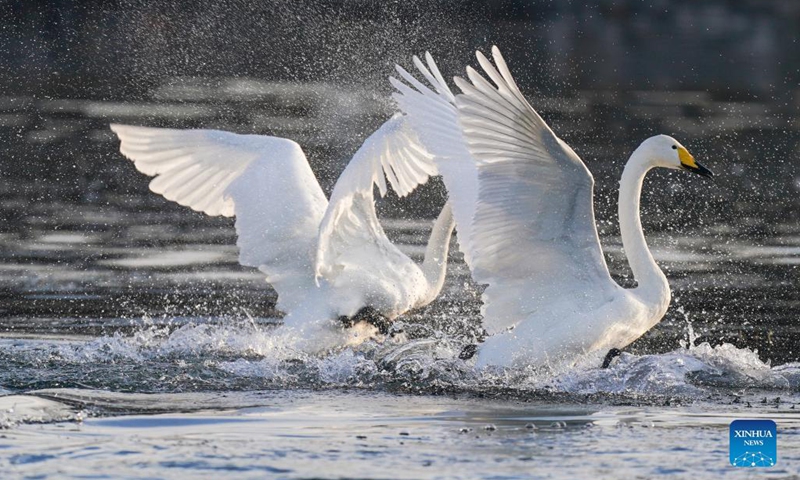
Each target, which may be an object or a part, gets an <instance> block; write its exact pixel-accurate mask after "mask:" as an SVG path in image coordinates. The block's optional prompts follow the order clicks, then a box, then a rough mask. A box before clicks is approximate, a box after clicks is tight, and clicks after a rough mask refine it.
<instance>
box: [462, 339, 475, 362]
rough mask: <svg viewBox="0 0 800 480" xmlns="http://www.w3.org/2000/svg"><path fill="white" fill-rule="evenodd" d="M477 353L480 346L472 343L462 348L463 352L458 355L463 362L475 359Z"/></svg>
mask: <svg viewBox="0 0 800 480" xmlns="http://www.w3.org/2000/svg"><path fill="white" fill-rule="evenodd" d="M477 352H478V344H476V343H470V344H467V345H464V348H462V349H461V352H460V353H459V354H458V358H460V359H461V360H469V359H470V358H472V357H474V356H475V354H476V353H477Z"/></svg>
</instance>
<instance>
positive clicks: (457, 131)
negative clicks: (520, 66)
mask: <svg viewBox="0 0 800 480" xmlns="http://www.w3.org/2000/svg"><path fill="white" fill-rule="evenodd" d="M493 56H494V59H495V63H496V65H497V69H496V68H495V67H494V66H493V65H492V64H491V62H489V60H488V59H486V58H485V57H484V56H483V55H482V54H480V53H478V60H479V62H480V64H481V66H482V68H483V70H484V72H486V74H487V75H488V76H489V77H490V78H491V80H492V81H493V82H494V85H492V84H490V83H489V82H488V81H487V80H485V79H484V78H483V77H481V76H480V75H479V74H478V73H477V72H475V71H474V70H472V69H471V68H468V69H467V74H468V76H469V79H470V81H471V82H467V81H465V80H462V79H460V78H456V79H455V80H456V83H457V85H458V86H459V88H461V90H462V92H463V94H461V95H458V96H457V97H456V101H455V103H456V106H455V107H454V106H453V105H451V104H448V103H447V102H443V101H442V99H441V94H438V93H435V92H433V91H432V90H430V89H428V88H427V87H426V86H424V85H422V84H420V83H419V82H417V81H416V80H415V79H413V77H411V76H410V75H409V74H408V73H406V72H405V71H404V70H402V69H401V68H398V71H399V73H400V74H401V76H402V77H403V78H404V79H405V80H406V81H407V82H409V83H410V84H411V85H412V86H413V87H414V88H410V87H409V86H408V85H405V84H402V83H401V82H398V81H396V80H394V81H393V84H394V85H395V87H396V88H397V89H398V91H399V93H397V94H396V95H395V98H396V99H397V101H398V104H399V106H400V108H401V109H402V110H403V111H405V112H406V114H407V115H408V117H409V122H410V123H411V124H412V126H413V128H414V129H415V131H418V132H419V133H420V140H421V141H422V143H423V145H425V147H426V148H427V149H428V150H429V151H430V152H431V153H432V154H433V155H434V159H435V160H436V162H437V165H438V166H440V171H441V172H442V174H443V176H444V179H445V182H446V183H447V185H448V194H449V197H450V203H451V205H452V206H453V208H454V210H455V212H454V214H455V218H456V220H457V221H458V227H459V231H462V230H463V228H462V225H461V222H462V221H463V220H462V219H463V218H464V217H468V218H471V224H470V227H469V230H470V236H469V238H468V239H464V238H462V239H461V240H460V245H461V248H462V249H464V250H466V252H467V254H466V255H467V257H468V258H469V262H470V267H471V270H472V274H473V277H474V279H475V280H476V281H477V282H478V283H482V284H486V285H487V288H486V290H485V292H484V294H483V309H482V313H483V321H484V326H485V328H486V330H487V332H488V333H489V335H490V336H489V337H488V338H487V339H486V341H485V342H484V343H483V344H482V345H480V347H479V349H478V360H477V363H478V366H485V365H496V366H512V365H526V364H534V365H542V366H547V365H550V366H554V365H556V364H562V363H565V362H572V361H575V360H576V359H577V358H579V357H581V356H583V355H586V354H595V355H601V354H603V353H605V352H606V351H607V350H608V349H610V348H623V347H625V346H626V345H628V344H629V343H631V342H632V341H633V340H635V339H636V338H638V337H639V336H641V335H642V334H643V333H645V332H646V331H647V330H649V329H650V328H652V327H653V326H654V325H655V324H656V323H658V322H659V321H660V320H661V318H662V317H663V316H664V314H665V313H666V310H667V307H668V306H669V302H670V290H669V284H668V283H667V279H666V277H665V276H664V274H663V273H662V272H661V270H660V269H659V268H658V265H656V263H655V261H654V260H653V257H652V255H651V254H650V251H649V250H648V248H647V244H646V242H645V239H644V234H643V233H642V227H641V223H640V220H639V197H640V194H641V187H642V180H643V178H644V176H645V174H646V173H647V172H648V171H649V170H650V169H651V168H653V167H666V168H684V169H688V170H691V171H695V172H698V173H702V174H709V175H710V172H708V170H706V169H705V168H704V167H702V166H700V165H698V164H697V163H696V162H695V161H694V159H693V158H692V156H691V155H690V154H689V153H688V151H687V150H686V149H685V148H684V147H683V146H682V145H680V144H679V143H678V142H677V141H676V140H674V139H672V138H670V137H668V136H665V135H659V136H656V137H652V138H650V139H648V140H646V141H645V142H643V143H642V145H641V146H640V147H639V148H638V149H637V150H636V151H635V152H634V153H633V155H632V156H631V158H630V160H629V161H628V163H627V165H626V167H625V171H624V173H623V175H622V180H621V182H620V191H619V217H620V230H621V233H622V241H623V247H624V249H625V253H626V255H627V257H628V260H629V262H630V266H631V269H632V271H633V274H634V276H635V278H636V280H637V282H638V286H637V287H636V288H633V289H624V288H622V287H620V286H619V285H617V284H616V282H614V281H613V279H612V278H611V276H610V274H609V271H608V267H607V265H606V263H605V260H604V257H603V252H602V249H601V246H600V241H599V237H598V235H597V229H596V226H595V221H594V209H593V205H592V199H593V189H594V179H593V178H592V175H591V173H590V172H589V170H588V169H587V168H586V166H585V165H584V164H583V162H582V161H581V160H580V158H579V157H578V156H577V154H575V152H574V151H573V150H572V149H571V148H570V147H569V146H568V145H567V144H566V143H564V142H563V141H562V140H561V139H559V138H558V137H557V136H556V135H555V133H553V131H552V130H551V129H550V128H549V127H548V126H547V124H546V123H545V122H544V120H542V118H541V117H540V116H539V115H538V114H537V113H536V111H535V110H534V109H533V108H532V107H531V106H530V104H528V102H527V101H526V100H525V98H524V97H523V96H522V94H521V92H520V91H519V89H518V87H517V86H516V83H515V82H514V79H513V78H512V77H511V74H510V72H509V70H508V67H507V66H506V64H505V61H504V60H503V58H502V56H501V55H500V52H499V51H498V50H497V49H496V48H495V49H493ZM430 61H431V60H430V59H429V63H430ZM416 63H417V67H418V68H420V64H419V62H418V61H417V62H416ZM421 71H422V69H421ZM422 73H423V75H424V76H425V77H426V78H428V80H429V82H431V79H430V78H429V76H428V75H427V74H426V72H425V71H422ZM435 80H438V79H435ZM431 83H433V85H434V87H435V88H436V90H437V91H438V92H441V91H442V88H443V87H442V86H441V85H439V84H437V83H435V82H431ZM445 88H446V86H445ZM464 147H466V150H468V153H464ZM444 162H461V163H468V164H474V165H475V175H476V178H475V182H476V183H477V189H476V190H477V195H476V192H474V191H472V192H468V191H464V190H465V189H464V188H461V185H464V183H459V182H458V181H456V179H450V180H449V181H448V178H447V174H448V172H447V170H446V169H443V168H441V163H444ZM465 183H466V184H467V185H468V184H469V183H468V182H465ZM464 199H467V200H464ZM459 209H462V210H463V211H459Z"/></svg>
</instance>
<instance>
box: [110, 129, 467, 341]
mask: <svg viewBox="0 0 800 480" xmlns="http://www.w3.org/2000/svg"><path fill="white" fill-rule="evenodd" d="M111 129H112V130H113V131H114V132H115V133H116V134H117V136H118V137H119V139H120V140H121V144H120V151H121V152H122V154H123V155H125V156H126V157H128V158H129V159H131V160H133V162H134V164H135V166H136V168H137V169H138V170H139V171H140V172H142V173H144V174H147V175H151V176H155V178H154V179H153V180H152V181H151V182H150V189H151V190H152V191H153V192H155V193H158V194H161V195H163V196H164V197H165V198H167V199H168V200H172V201H174V202H177V203H179V204H181V205H184V206H188V207H190V208H192V209H193V210H196V211H200V212H205V213H206V214H208V215H223V216H228V217H230V216H234V215H235V216H236V233H237V236H238V239H237V242H236V244H237V246H238V247H239V262H240V263H241V264H242V265H246V266H251V267H257V268H258V269H259V270H261V271H262V272H263V273H265V274H266V276H267V281H268V282H269V283H270V284H272V286H273V288H275V290H276V291H277V292H278V305H277V306H278V308H279V309H280V310H282V311H283V312H285V313H286V316H285V317H284V324H285V325H286V326H287V327H289V328H290V329H292V334H293V336H294V337H295V338H296V339H297V343H296V344H295V347H297V348H300V349H303V350H305V351H309V352H318V351H323V350H326V349H328V348H331V347H334V346H336V345H341V344H343V343H350V342H352V341H360V340H363V339H364V337H365V335H364V333H374V331H372V332H364V331H363V328H362V329H358V330H356V331H346V330H345V329H344V328H343V322H342V321H343V320H344V321H345V323H347V324H354V323H357V321H358V320H362V319H366V318H367V317H376V316H377V317H378V319H380V320H392V319H394V318H395V317H397V316H398V315H400V314H402V313H403V312H406V311H408V310H410V309H413V308H416V307H421V306H424V305H427V304H428V303H430V302H431V301H433V300H434V299H435V298H436V297H437V296H438V294H439V292H440V291H441V288H442V285H443V283H444V277H445V270H446V266H447V254H448V248H449V244H450V236H451V234H452V231H453V228H454V225H455V223H454V220H453V217H452V214H451V210H450V207H449V206H448V205H445V207H444V208H443V209H442V212H441V214H440V215H439V218H438V219H437V220H436V222H435V224H434V227H433V231H432V233H431V236H430V239H429V242H428V246H427V250H426V252H425V259H424V261H423V263H422V265H418V264H416V263H415V262H414V261H412V260H411V259H410V258H409V257H408V256H406V255H405V254H403V253H402V252H401V251H400V250H399V249H398V248H397V247H396V246H395V245H393V244H392V243H391V242H390V241H389V239H388V238H387V237H386V234H385V233H384V231H383V228H382V227H381V225H380V222H379V221H378V218H377V216H376V213H375V203H374V199H373V189H374V187H375V186H377V187H378V189H379V191H380V193H381V195H384V194H386V191H387V185H386V181H385V179H384V175H385V176H386V177H388V178H389V180H390V182H391V183H392V186H393V187H394V189H395V191H396V192H397V193H398V194H399V195H401V196H405V195H407V194H408V193H410V192H411V191H412V190H414V188H416V186H417V185H419V184H421V183H424V182H426V181H427V179H428V177H429V176H430V175H435V174H436V168H435V166H434V164H433V163H432V161H431V158H430V155H429V154H428V153H427V152H426V151H425V150H424V149H423V148H422V147H421V146H420V145H419V142H418V140H417V138H416V136H415V135H414V133H413V131H411V130H410V129H409V128H408V126H407V125H406V120H405V117H403V116H401V115H395V116H394V117H393V118H392V119H390V120H388V121H387V122H386V123H384V124H383V125H382V126H381V127H380V128H379V129H378V130H377V131H376V132H375V133H373V134H372V135H371V136H370V137H369V138H367V140H366V141H365V142H364V144H363V145H362V146H361V148H360V149H359V150H358V151H357V152H356V154H355V155H354V156H353V159H352V160H351V161H350V163H349V164H348V165H347V167H346V168H345V170H344V172H343V173H342V174H341V176H340V177H339V179H338V181H337V183H336V185H335V187H334V189H333V192H332V194H331V200H330V202H328V201H327V200H326V199H325V195H324V194H323V192H322V189H321V188H320V186H319V183H318V182H317V179H316V178H315V176H314V174H313V172H312V171H311V168H310V167H309V164H308V161H307V160H306V157H305V155H304V154H303V151H302V149H301V148H300V146H299V145H298V144H297V143H295V142H293V141H291V140H288V139H285V138H277V137H268V136H261V135H238V134H234V133H229V132H221V131H214V130H176V129H165V128H147V127H135V126H127V125H111ZM342 317H346V318H342ZM372 320H375V318H373V319H372ZM362 326H363V325H362Z"/></svg>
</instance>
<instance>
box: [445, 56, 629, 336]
mask: <svg viewBox="0 0 800 480" xmlns="http://www.w3.org/2000/svg"><path fill="white" fill-rule="evenodd" d="M477 56H478V62H479V63H480V65H481V67H482V69H483V71H484V73H485V74H486V75H487V76H488V77H489V79H490V80H491V81H492V82H494V85H492V84H491V83H489V81H488V80H486V79H485V78H484V77H483V76H481V75H480V74H478V73H477V72H476V71H474V70H472V69H468V72H467V74H468V77H469V79H470V82H467V81H465V80H461V79H457V80H456V84H457V85H458V86H459V88H461V90H462V93H461V94H460V95H458V96H457V97H456V105H457V107H458V112H459V122H460V125H461V127H462V131H463V135H464V138H465V140H466V143H467V145H468V147H469V151H470V153H471V155H472V156H473V157H474V159H475V162H476V165H477V177H478V182H477V183H478V188H477V190H478V195H477V202H476V207H475V214H474V221H473V224H472V237H471V238H470V244H471V246H472V255H473V258H472V265H471V266H472V269H473V276H474V278H475V280H476V281H478V282H480V283H484V284H487V289H486V291H485V292H484V325H485V327H486V328H487V330H489V332H490V333H496V332H498V331H501V330H503V329H505V328H507V327H509V326H511V325H514V324H515V323H517V322H519V321H520V320H523V319H525V318H527V317H528V316H530V315H531V314H532V313H534V312H535V311H536V310H537V309H538V308H541V306H542V305H543V303H544V302H558V301H561V300H565V301H569V300H570V299H574V298H577V296H581V295H588V294H593V293H596V292H597V290H601V291H607V289H611V288H613V285H614V284H613V281H612V280H611V278H610V276H609V273H608V268H607V267H606V264H605V260H604V258H603V254H602V250H601V248H600V242H599V239H598V236H597V230H596V228H595V223H594V210H593V206H592V201H593V199H592V197H593V188H594V180H593V178H592V176H591V173H590V172H589V170H588V169H587V168H586V166H585V165H584V164H583V162H582V161H581V160H580V158H578V156H577V155H576V154H575V153H574V152H573V151H572V149H571V148H569V147H568V146H567V145H566V144H565V143H563V142H562V141H561V140H560V139H559V138H558V137H557V136H556V135H555V134H554V133H553V131H552V130H551V129H550V128H549V127H548V126H547V124H546V123H545V122H544V120H543V119H542V118H541V117H540V116H539V114H538V113H536V111H535V110H534V109H533V108H532V107H531V106H530V104H529V103H528V102H527V100H525V98H524V97H523V96H522V93H521V92H520V90H519V87H518V86H517V84H516V82H514V79H513V77H512V76H511V73H510V71H509V69H508V66H507V65H506V63H505V61H504V60H503V57H502V55H501V54H500V52H499V50H498V49H497V48H496V47H494V48H493V49H492V56H493V58H494V62H495V63H494V65H492V63H491V62H490V61H489V60H488V59H487V58H486V57H485V56H483V54H481V53H478V55H477ZM495 66H496V68H495Z"/></svg>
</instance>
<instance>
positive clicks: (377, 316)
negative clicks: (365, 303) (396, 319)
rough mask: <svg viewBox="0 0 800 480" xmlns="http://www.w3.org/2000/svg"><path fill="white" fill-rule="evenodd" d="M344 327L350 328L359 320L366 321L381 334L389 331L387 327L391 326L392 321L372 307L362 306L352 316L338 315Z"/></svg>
mask: <svg viewBox="0 0 800 480" xmlns="http://www.w3.org/2000/svg"><path fill="white" fill-rule="evenodd" d="M339 320H340V321H341V322H342V324H343V325H344V327H345V328H350V327H352V326H353V325H355V324H357V323H359V322H367V323H369V324H370V325H374V326H375V327H376V328H377V329H378V332H380V334H381V335H386V334H388V333H389V328H390V327H391V326H392V321H391V320H389V319H388V318H386V317H385V316H383V315H382V314H381V313H380V312H379V311H377V310H375V309H374V308H372V307H364V308H362V309H361V310H359V311H357V312H356V314H355V315H353V316H352V317H345V316H341V317H339Z"/></svg>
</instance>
